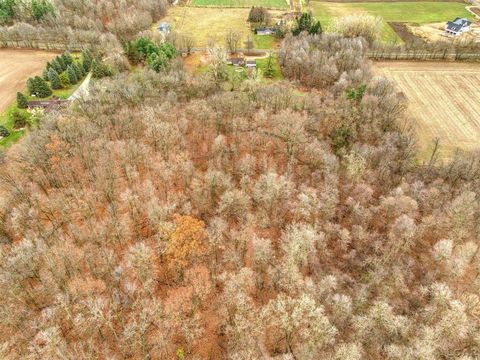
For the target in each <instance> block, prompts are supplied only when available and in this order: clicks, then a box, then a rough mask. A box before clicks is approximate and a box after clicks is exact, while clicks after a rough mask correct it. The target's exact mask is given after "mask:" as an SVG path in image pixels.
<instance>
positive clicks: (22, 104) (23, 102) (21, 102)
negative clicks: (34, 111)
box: [17, 92, 28, 109]
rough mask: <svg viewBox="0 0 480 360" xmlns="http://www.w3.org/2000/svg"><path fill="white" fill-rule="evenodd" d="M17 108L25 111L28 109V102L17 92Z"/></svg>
mask: <svg viewBox="0 0 480 360" xmlns="http://www.w3.org/2000/svg"><path fill="white" fill-rule="evenodd" d="M17 107H18V108H19V109H26V108H27V107H28V100H27V97H26V96H25V95H23V94H22V93H21V92H17Z"/></svg>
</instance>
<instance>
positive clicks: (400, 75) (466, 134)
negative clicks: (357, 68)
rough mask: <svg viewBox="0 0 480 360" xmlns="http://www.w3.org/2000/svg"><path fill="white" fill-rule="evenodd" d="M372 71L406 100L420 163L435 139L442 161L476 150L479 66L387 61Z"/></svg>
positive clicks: (478, 140)
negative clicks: (437, 140) (438, 144)
mask: <svg viewBox="0 0 480 360" xmlns="http://www.w3.org/2000/svg"><path fill="white" fill-rule="evenodd" d="M375 68H376V69H377V71H378V72H379V73H380V74H381V75H384V76H386V77H387V78H389V79H391V80H393V81H395V82H396V83H397V85H398V87H399V90H400V91H402V92H403V94H404V95H405V96H406V98H407V100H408V112H409V115H410V117H411V118H412V119H413V121H414V129H415V130H416V135H417V139H418V145H419V158H420V160H425V159H428V157H429V156H430V154H431V151H432V148H433V143H434V139H436V138H438V139H440V155H441V156H442V157H444V158H450V157H452V156H453V154H454V152H455V150H456V149H462V150H466V151H476V150H480V117H479V114H480V64H473V63H470V64H469V63H438V62H414V61H410V62H395V61H391V62H377V63H375Z"/></svg>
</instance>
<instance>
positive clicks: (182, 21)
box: [162, 6, 281, 47]
mask: <svg viewBox="0 0 480 360" xmlns="http://www.w3.org/2000/svg"><path fill="white" fill-rule="evenodd" d="M249 11H250V10H249V9H226V8H225V9H222V8H197V7H186V6H176V7H171V8H170V9H169V11H168V15H167V16H166V17H165V18H163V19H162V21H165V22H168V23H169V24H171V25H172V27H173V29H174V30H176V31H178V32H182V33H187V34H191V35H192V36H193V37H194V39H195V47H205V46H206V45H207V44H208V41H209V39H211V40H213V41H215V42H216V43H218V44H223V43H224V40H225V35H226V34H227V32H228V31H229V30H230V29H233V30H237V31H240V32H241V33H242V34H243V40H242V44H241V47H243V41H245V40H246V39H247V36H248V34H251V30H250V27H249V25H248V23H247V18H248V13H249ZM270 13H271V14H272V16H276V15H279V14H281V12H280V11H274V10H273V11H270ZM262 45H263V44H262Z"/></svg>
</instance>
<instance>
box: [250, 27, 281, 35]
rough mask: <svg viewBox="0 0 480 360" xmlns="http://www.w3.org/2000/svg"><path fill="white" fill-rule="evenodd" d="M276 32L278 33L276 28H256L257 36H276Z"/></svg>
mask: <svg viewBox="0 0 480 360" xmlns="http://www.w3.org/2000/svg"><path fill="white" fill-rule="evenodd" d="M275 32H276V31H275V29H274V28H268V27H263V28H256V29H255V34H257V35H274V34H275Z"/></svg>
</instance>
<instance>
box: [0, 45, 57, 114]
mask: <svg viewBox="0 0 480 360" xmlns="http://www.w3.org/2000/svg"><path fill="white" fill-rule="evenodd" d="M55 56H57V54H56V53H54V52H47V51H39V50H17V49H16V50H13V49H0V112H3V111H4V110H5V109H6V108H7V107H8V106H9V105H10V104H11V103H12V101H14V100H15V97H16V94H17V91H23V90H24V89H25V87H26V85H25V83H26V81H27V79H28V78H29V77H31V76H33V75H41V74H42V71H43V68H44V67H45V65H46V63H47V61H49V60H51V59H53V58H54V57H55Z"/></svg>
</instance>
